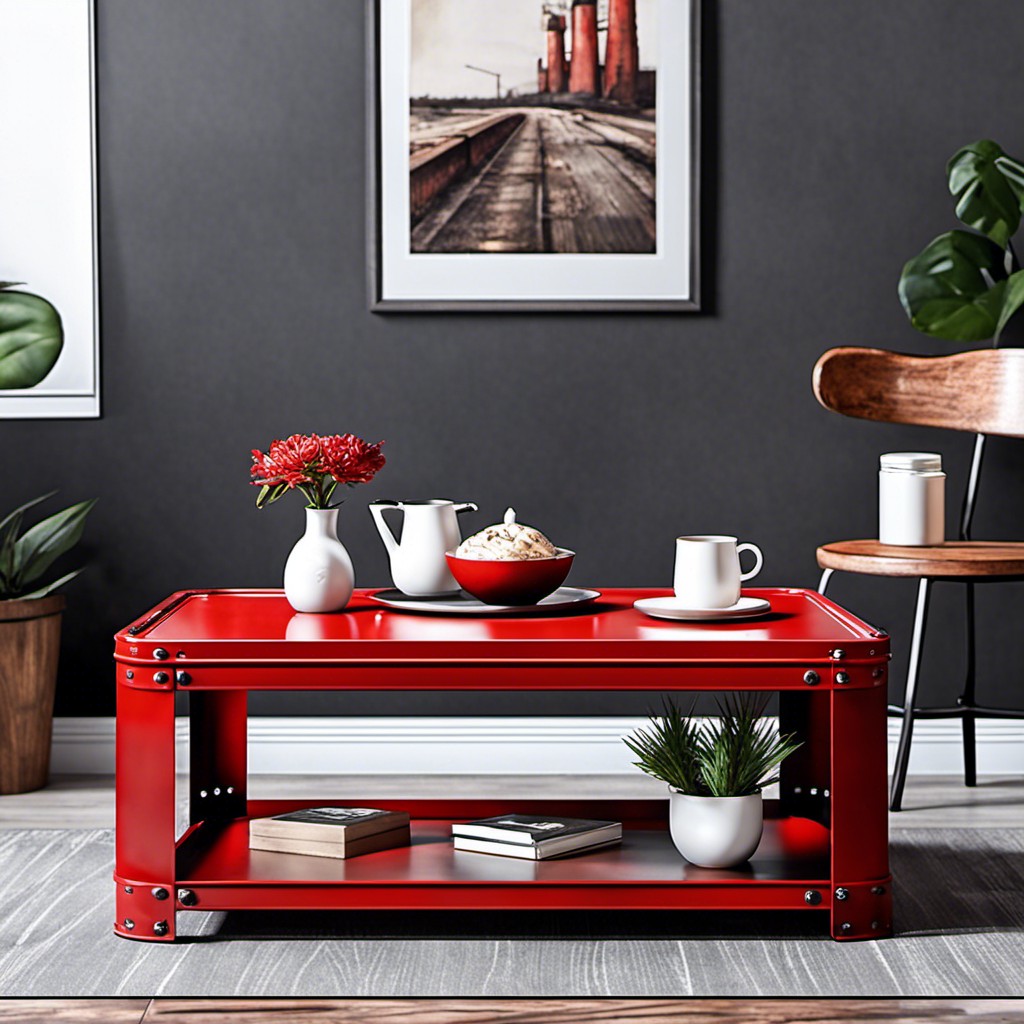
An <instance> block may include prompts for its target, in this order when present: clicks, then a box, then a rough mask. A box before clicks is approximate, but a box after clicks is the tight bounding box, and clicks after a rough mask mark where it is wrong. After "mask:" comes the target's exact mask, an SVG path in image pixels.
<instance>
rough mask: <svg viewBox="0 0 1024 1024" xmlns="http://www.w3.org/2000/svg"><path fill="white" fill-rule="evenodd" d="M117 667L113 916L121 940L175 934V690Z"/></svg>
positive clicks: (158, 939)
mask: <svg viewBox="0 0 1024 1024" xmlns="http://www.w3.org/2000/svg"><path fill="white" fill-rule="evenodd" d="M146 671H147V670H146V669H137V668H136V669H134V670H133V669H127V668H126V667H125V666H124V665H118V668H117V841H116V849H117V857H116V866H115V869H114V881H115V882H116V884H117V896H116V901H115V902H116V907H117V918H116V920H115V922H114V931H115V932H116V933H117V934H118V935H121V936H123V937H124V938H127V939H140V940H146V941H151V942H170V941H173V939H174V909H175V900H174V895H175V893H174V839H175V835H174V831H175V829H174V691H173V690H172V689H159V690H155V689H137V688H135V687H134V686H132V685H130V684H129V683H130V681H129V679H128V673H129V672H132V673H133V675H134V676H141V675H142V674H144V673H145V672H146Z"/></svg>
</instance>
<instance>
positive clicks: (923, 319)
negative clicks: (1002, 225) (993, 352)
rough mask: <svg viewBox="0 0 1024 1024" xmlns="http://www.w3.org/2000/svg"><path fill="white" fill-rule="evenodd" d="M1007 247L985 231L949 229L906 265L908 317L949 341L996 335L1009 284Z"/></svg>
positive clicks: (903, 297) (903, 295)
mask: <svg viewBox="0 0 1024 1024" xmlns="http://www.w3.org/2000/svg"><path fill="white" fill-rule="evenodd" d="M1005 278H1006V270H1005V267H1004V263H1003V250H1002V249H1000V248H999V246H998V245H996V244H995V243H994V242H991V241H989V240H988V239H987V238H985V237H983V236H982V235H972V234H971V233H970V232H967V231H947V232H946V233H945V234H943V235H939V237H938V238H935V239H933V240H932V241H931V242H929V243H928V245H927V246H925V248H924V249H923V250H922V251H921V252H920V253H919V254H918V255H917V256H915V257H914V258H913V259H912V260H910V261H909V262H907V264H906V265H905V266H904V267H903V273H902V274H901V275H900V284H899V295H900V302H902V303H903V308H904V309H905V310H906V312H907V316H909V317H910V322H911V323H912V324H913V325H914V326H915V327H916V328H917V329H918V330H919V331H922V332H923V333H925V334H928V335H931V337H933V338H944V339H945V340H947V341H985V340H987V339H988V338H991V337H993V335H994V334H995V332H996V330H997V328H998V325H999V318H1000V315H1001V313H1002V310H1003V301H1004V299H1003V295H1004V291H1005V288H1006V282H1005Z"/></svg>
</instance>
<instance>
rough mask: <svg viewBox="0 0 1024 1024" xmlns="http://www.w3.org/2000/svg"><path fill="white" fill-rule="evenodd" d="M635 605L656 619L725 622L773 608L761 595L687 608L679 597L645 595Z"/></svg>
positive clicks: (749, 617) (751, 616) (761, 613)
mask: <svg viewBox="0 0 1024 1024" xmlns="http://www.w3.org/2000/svg"><path fill="white" fill-rule="evenodd" d="M633 607H634V608H635V609H636V610H637V611H638V612H643V613H644V615H650V616H653V617H654V618H655V619H683V620H685V621H687V622H724V621H727V620H729V619H752V618H755V617H756V616H758V615H764V614H765V613H766V612H770V611H771V610H772V606H771V604H769V602H768V601H766V600H764V598H761V597H741V598H740V599H739V600H738V601H737V602H736V604H733V605H730V606H729V607H728V608H687V607H686V606H685V605H683V604H681V603H680V601H679V598H678V597H645V598H641V600H639V601H634V602H633Z"/></svg>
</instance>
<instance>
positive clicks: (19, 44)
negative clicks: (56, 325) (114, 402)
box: [0, 0, 100, 419]
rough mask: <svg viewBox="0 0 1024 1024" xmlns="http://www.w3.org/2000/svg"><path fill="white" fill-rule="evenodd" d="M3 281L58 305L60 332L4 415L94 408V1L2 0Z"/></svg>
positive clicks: (70, 413)
mask: <svg viewBox="0 0 1024 1024" xmlns="http://www.w3.org/2000/svg"><path fill="white" fill-rule="evenodd" d="M0 39H3V41H4V46H3V50H4V55H3V59H2V60H0V96H3V97H4V100H3V103H2V104H0V139H2V140H3V141H2V142H0V147H2V149H3V158H2V159H0V281H12V282H18V290H19V291H24V292H28V293H31V294H34V295H39V296H41V297H42V298H44V299H46V300H47V301H48V302H50V303H52V305H53V306H54V307H55V308H56V309H57V311H58V313H59V314H60V317H61V322H62V325H63V333H64V342H63V347H62V349H61V351H60V355H59V356H58V358H57V361H56V363H55V364H54V366H53V368H52V369H51V370H50V371H49V372H48V373H47V375H46V377H45V378H43V380H41V381H40V382H39V383H38V384H36V385H35V386H34V387H31V388H18V389H4V388H0V418H4V419H50V418H88V417H98V416H99V415H100V360H99V259H98V211H97V183H96V90H95V8H94V0H0Z"/></svg>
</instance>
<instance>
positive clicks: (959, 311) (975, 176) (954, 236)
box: [899, 139, 1024, 344]
mask: <svg viewBox="0 0 1024 1024" xmlns="http://www.w3.org/2000/svg"><path fill="white" fill-rule="evenodd" d="M946 175H947V178H948V181H949V191H950V193H951V194H952V195H953V198H954V199H955V200H956V215H957V217H958V218H959V219H960V221H961V222H962V223H963V224H965V225H966V226H967V227H969V228H973V231H963V230H959V229H958V230H955V231H947V232H945V234H942V235H939V237H938V238H936V239H934V240H933V241H931V242H929V244H928V245H927V246H925V248H924V249H923V250H922V251H921V253H919V254H918V255H917V256H915V257H914V258H913V259H912V260H910V262H908V263H907V264H906V266H904V268H903V274H902V276H901V277H900V286H899V294H900V301H901V302H902V303H903V308H904V309H905V310H906V312H907V316H909V317H910V322H911V323H912V324H913V325H914V326H915V327H916V328H917V329H918V330H919V331H923V332H924V333H925V334H928V335H930V336H931V337H933V338H942V339H944V340H946V341H987V340H989V339H994V340H995V342H996V344H998V343H999V336H1000V335H1001V334H1002V331H1003V328H1004V327H1005V326H1006V324H1007V323H1008V322H1009V320H1010V318H1011V317H1012V316H1013V315H1014V313H1016V312H1017V311H1018V310H1019V309H1020V308H1021V306H1022V305H1024V269H1022V267H1021V263H1020V260H1019V259H1018V257H1017V253H1016V251H1015V250H1014V247H1013V236H1014V235H1015V234H1016V233H1017V230H1018V229H1019V228H1020V224H1021V215H1022V210H1024V164H1022V163H1021V162H1020V161H1019V160H1016V159H1014V158H1013V157H1011V156H1008V155H1007V154H1006V153H1004V152H1003V150H1002V148H1001V147H1000V146H999V145H997V144H996V143H995V142H992V141H991V140H989V139H982V140H981V141H980V142H972V143H971V144H970V145H969V146H964V147H963V149H961V150H959V151H958V152H956V153H955V154H954V155H953V157H952V159H951V160H950V161H949V163H948V164H947V166H946Z"/></svg>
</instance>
